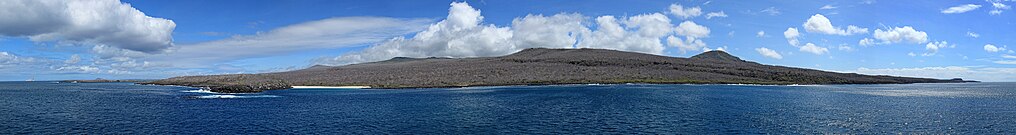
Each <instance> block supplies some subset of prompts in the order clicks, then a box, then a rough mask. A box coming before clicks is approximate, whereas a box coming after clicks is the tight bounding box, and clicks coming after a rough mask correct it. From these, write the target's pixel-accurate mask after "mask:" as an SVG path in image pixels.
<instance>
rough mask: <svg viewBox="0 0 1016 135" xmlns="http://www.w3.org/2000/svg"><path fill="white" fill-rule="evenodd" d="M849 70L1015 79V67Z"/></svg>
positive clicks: (879, 73) (928, 76) (1003, 79)
mask: <svg viewBox="0 0 1016 135" xmlns="http://www.w3.org/2000/svg"><path fill="white" fill-rule="evenodd" d="M849 72H856V73H862V74H873V75H893V76H907V77H925V78H938V79H950V78H963V79H964V80H978V81H988V82H992V81H1013V80H1016V68H991V67H961V66H946V67H918V68H884V69H869V68H863V67H862V68H858V69H857V70H855V71H849Z"/></svg>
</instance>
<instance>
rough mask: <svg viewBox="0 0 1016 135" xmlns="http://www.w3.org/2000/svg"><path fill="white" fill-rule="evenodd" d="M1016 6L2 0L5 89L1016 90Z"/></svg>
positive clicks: (869, 0)
mask: <svg viewBox="0 0 1016 135" xmlns="http://www.w3.org/2000/svg"><path fill="white" fill-rule="evenodd" d="M1013 5H1016V1H1013V0H987V1H977V0H971V1H921V0H892V1H890V0H860V1H831V0H830V1H824V0H817V1H768V0H764V1H720V0H676V1H661V0H626V1H615V0H589V1H547V0H511V1H508V0H503V1H501V0H481V1H434V0H392V1H344V0H301V1H268V0H216V1H203V0H123V1H118V0H7V1H3V2H0V80H4V81H24V80H30V79H31V80H65V79H94V78H106V79H158V78H167V77H173V76H187V75H211V74H236V73H264V72H280V71H287V70H295V69H301V68H306V67H310V66H312V65H332V66H340V65H348V64H355V63H362V62H371V61H380V60H386V59H390V58H392V57H455V58H467V57H488V56H501V55H506V54H510V53H514V52H517V51H519V50H522V49H525V48H533V47H544V48H602V49H614V50H622V51H632V52H641V53H649V54H656V55H665V56H673V57H690V56H693V55H695V54H698V53H701V52H703V51H708V50H723V51H726V52H728V53H730V54H732V55H735V56H738V57H740V58H742V59H745V60H749V61H756V62H759V63H763V64H769V65H780V66H790V67H802V68H813V69H820V70H827V71H835V72H849V73H862V74H878V75H897V76H911V77H931V78H942V79H948V78H964V79H972V80H981V81H991V82H999V81H1007V82H1012V81H1016V53H1014V50H1012V49H1016V48H1010V46H1012V47H1016V37H1013V35H1016V24H1013V21H1016V11H1014V10H1012V6H1013Z"/></svg>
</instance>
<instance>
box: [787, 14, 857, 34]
mask: <svg viewBox="0 0 1016 135" xmlns="http://www.w3.org/2000/svg"><path fill="white" fill-rule="evenodd" d="M802 26H804V30H805V31H807V32H817V33H822V34H829V35H853V34H862V33H868V28H861V27H857V26H853V25H850V26H847V29H846V30H844V29H840V28H837V27H835V26H833V24H832V22H830V21H829V18H826V17H825V16H824V15H822V14H815V15H812V16H811V18H808V20H807V21H805V22H804V24H802Z"/></svg>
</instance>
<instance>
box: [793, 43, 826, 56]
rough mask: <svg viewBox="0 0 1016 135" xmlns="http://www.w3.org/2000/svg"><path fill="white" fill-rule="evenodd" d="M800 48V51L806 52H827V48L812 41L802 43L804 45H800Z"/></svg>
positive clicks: (820, 53) (816, 53)
mask: <svg viewBox="0 0 1016 135" xmlns="http://www.w3.org/2000/svg"><path fill="white" fill-rule="evenodd" d="M800 50H801V51H802V52H808V53H812V54H815V55H822V54H825V53H828V52H829V49H828V48H825V47H819V46H816V45H815V44H812V43H807V44H804V46H801V48H800Z"/></svg>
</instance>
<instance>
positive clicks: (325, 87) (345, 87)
mask: <svg viewBox="0 0 1016 135" xmlns="http://www.w3.org/2000/svg"><path fill="white" fill-rule="evenodd" d="M290 87H292V88H291V89H369V88H371V87H370V86H290Z"/></svg>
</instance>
